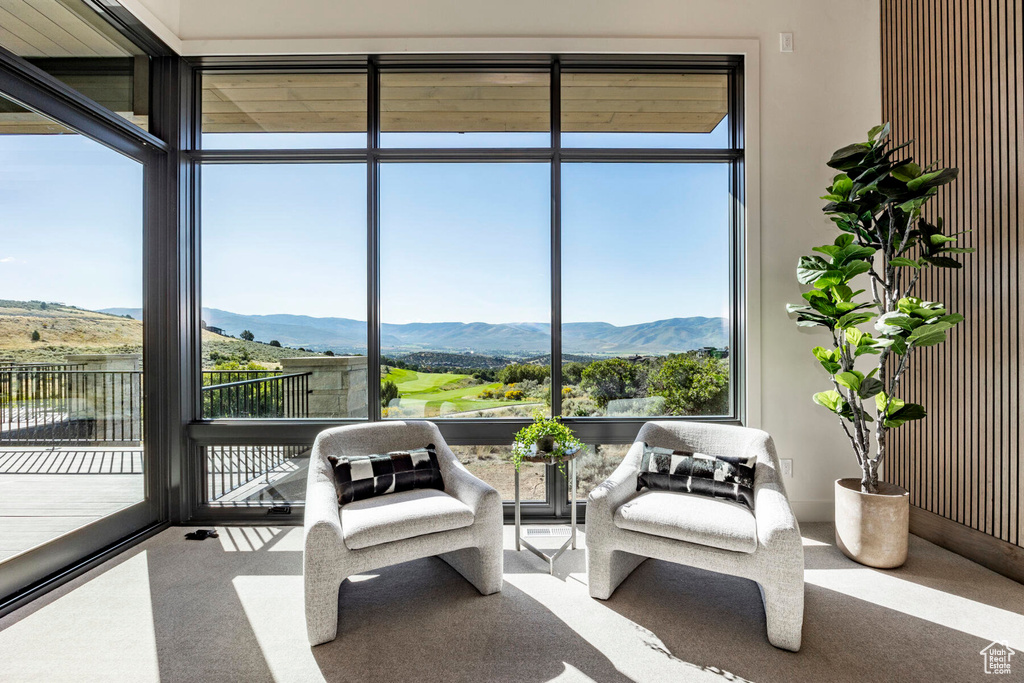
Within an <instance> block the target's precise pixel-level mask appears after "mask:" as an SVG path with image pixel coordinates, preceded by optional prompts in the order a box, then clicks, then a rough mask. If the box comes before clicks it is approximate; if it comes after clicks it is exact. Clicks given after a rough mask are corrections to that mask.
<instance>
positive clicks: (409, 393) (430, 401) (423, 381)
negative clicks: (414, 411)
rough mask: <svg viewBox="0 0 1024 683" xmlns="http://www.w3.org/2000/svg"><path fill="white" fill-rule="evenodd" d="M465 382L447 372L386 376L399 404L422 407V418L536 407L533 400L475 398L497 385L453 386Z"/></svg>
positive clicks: (395, 372) (399, 371)
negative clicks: (392, 383) (396, 390)
mask: <svg viewBox="0 0 1024 683" xmlns="http://www.w3.org/2000/svg"><path fill="white" fill-rule="evenodd" d="M469 378H470V375H459V374H455V373H450V372H443V373H439V372H414V371H412V370H404V369H402V368H391V372H389V373H388V374H387V379H390V380H391V381H392V382H394V383H395V384H396V385H397V386H398V392H399V394H401V400H402V403H403V404H405V405H407V406H409V405H410V404H411V405H415V406H416V407H417V408H418V407H419V406H420V405H421V404H422V406H423V409H424V413H423V415H424V416H425V417H437V416H438V415H441V414H442V413H462V412H467V411H470V410H487V409H490V408H501V407H505V406H516V405H528V404H530V403H536V400H535V399H534V400H529V399H528V400H525V401H502V400H497V399H483V398H480V397H479V396H480V394H481V393H482V392H483V391H484V390H486V389H498V388H500V387H501V382H492V383H490V384H474V385H471V386H462V387H458V386H454V385H458V384H460V383H462V381H463V380H467V379H469ZM446 386H453V388H449V389H445V388H444V387H446Z"/></svg>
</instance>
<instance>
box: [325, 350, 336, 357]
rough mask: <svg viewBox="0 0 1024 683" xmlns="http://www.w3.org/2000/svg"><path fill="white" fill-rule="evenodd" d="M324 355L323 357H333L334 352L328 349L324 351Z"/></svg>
mask: <svg viewBox="0 0 1024 683" xmlns="http://www.w3.org/2000/svg"><path fill="white" fill-rule="evenodd" d="M324 355H325V356H333V355H334V351H331V350H330V349H327V350H326V351H324Z"/></svg>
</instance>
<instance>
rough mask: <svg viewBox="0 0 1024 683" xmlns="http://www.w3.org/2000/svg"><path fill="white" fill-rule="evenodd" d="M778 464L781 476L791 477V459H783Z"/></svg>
mask: <svg viewBox="0 0 1024 683" xmlns="http://www.w3.org/2000/svg"><path fill="white" fill-rule="evenodd" d="M779 464H781V465H782V476H784V477H792V476H793V459H792V458H783V459H782V460H781V461H780V462H779Z"/></svg>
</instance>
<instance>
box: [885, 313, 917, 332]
mask: <svg viewBox="0 0 1024 683" xmlns="http://www.w3.org/2000/svg"><path fill="white" fill-rule="evenodd" d="M875 329H876V330H878V331H879V332H881V333H882V334H884V335H894V334H901V333H902V332H904V331H906V332H909V331H911V330H913V329H914V321H913V320H911V318H910V316H908V315H906V314H905V313H902V312H899V311H890V312H889V313H885V314H883V315H881V316H879V317H878V320H876V321H875Z"/></svg>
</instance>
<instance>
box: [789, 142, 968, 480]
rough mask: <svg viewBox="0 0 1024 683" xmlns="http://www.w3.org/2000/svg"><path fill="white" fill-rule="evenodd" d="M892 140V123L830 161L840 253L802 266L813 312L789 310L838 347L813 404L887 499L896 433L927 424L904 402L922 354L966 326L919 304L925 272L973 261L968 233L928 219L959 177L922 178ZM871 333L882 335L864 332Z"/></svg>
mask: <svg viewBox="0 0 1024 683" xmlns="http://www.w3.org/2000/svg"><path fill="white" fill-rule="evenodd" d="M889 131H890V127H889V124H888V123H887V124H885V125H882V126H876V127H875V128H872V129H871V130H870V131H869V132H868V141H867V142H859V143H855V144H852V145H848V146H846V147H843V148H842V149H840V150H838V151H836V153H835V154H833V155H832V158H831V159H830V160H829V162H828V165H829V166H830V167H832V168H834V169H836V170H838V171H840V173H839V174H838V175H836V176H835V177H834V178H833V179H832V185H830V186H829V188H828V194H827V195H825V196H824V197H822V199H824V200H826V201H828V204H827V205H826V206H825V207H824V209H823V211H824V212H825V214H826V215H827V216H828V217H829V218H830V219H831V220H832V222H833V223H834V224H835V226H836V227H837V228H838V229H839V230H840V231H841V234H840V235H839V236H838V237H837V238H836V240H835V241H834V242H833V243H832V244H827V245H824V246H820V247H814V249H813V251H816V252H818V253H819V254H821V255H820V256H819V255H812V256H803V257H801V258H800V261H799V264H798V266H797V279H798V280H799V282H800V284H802V285H811V286H812V287H811V289H810V290H809V291H807V292H804V294H803V298H804V301H805V303H802V304H790V305H789V306H787V310H788V311H789V312H790V313H791V314H795V315H796V320H797V325H801V326H806V327H824V328H827V329H828V330H829V332H830V333H831V335H832V345H831V346H830V347H824V346H817V347H815V348H814V350H813V354H814V356H815V358H817V359H818V361H819V362H820V363H821V366H822V367H823V368H825V370H826V371H827V372H828V374H829V376H830V377H831V379H832V385H833V389H831V390H829V391H822V392H819V393H817V394H815V395H814V402H815V403H817V404H819V405H821V406H824V407H825V408H827V409H828V410H830V411H831V412H833V413H835V414H836V415H837V416H838V417H839V422H840V424H841V425H842V428H843V431H844V432H845V433H846V436H847V437H848V438H849V440H850V443H851V444H852V445H853V450H854V453H855V454H856V456H857V462H858V463H859V464H860V467H861V472H862V476H861V490H862V491H864V492H867V493H876V492H877V491H878V469H879V466H880V465H881V464H882V462H883V460H884V459H885V454H886V442H887V437H888V432H889V430H890V429H894V428H896V427H899V426H901V425H903V424H904V423H906V422H909V421H911V420H919V419H921V418H923V417H925V409H924V407H923V406H921V405H919V404H917V403H908V402H905V401H904V400H902V399H900V398H898V397H897V393H898V391H899V387H900V380H901V379H902V378H903V376H904V373H905V372H906V371H907V367H908V364H909V363H910V360H911V358H912V356H913V355H914V352H915V351H916V350H917V349H919V348H922V347H926V346H934V345H936V344H939V343H941V342H943V341H945V339H946V333H947V331H948V330H950V329H951V328H952V327H953V326H955V325H956V324H958V323H959V322H961V321H962V320H963V316H962V315H960V314H957V313H948V312H947V311H946V308H945V306H944V305H943V304H941V303H939V302H935V301H923V300H921V299H919V298H915V297H913V296H911V294H912V293H913V291H914V288H915V287H916V285H917V284H918V280H919V279H920V277H921V274H922V273H923V272H924V271H925V270H926V269H928V268H933V267H934V268H961V267H962V264H961V263H960V262H959V261H957V260H956V259H955V258H954V257H953V256H954V255H956V254H964V253H969V252H972V251H974V250H973V249H970V248H962V247H956V246H953V245H954V244H955V243H956V237H955V235H958V234H963V233H953V234H948V235H947V234H946V233H945V232H944V231H943V222H942V219H941V218H938V219H936V220H935V222H934V223H933V222H929V221H928V220H926V219H925V218H924V217H923V216H922V209H923V207H924V205H925V204H926V203H927V202H928V201H929V200H930V199H931V198H932V197H934V196H935V194H936V193H937V192H938V188H939V187H941V186H942V185H945V184H947V183H949V182H952V181H953V180H954V179H955V178H956V176H957V169H955V168H941V167H939V166H938V165H937V164H932V165H931V166H929V167H927V168H924V169H922V168H921V167H920V166H919V165H918V164H916V163H914V161H913V159H912V158H910V157H904V150H905V148H906V147H908V146H909V145H910V144H911V143H909V142H908V143H904V144H901V145H896V146H891V145H890V144H889ZM861 276H863V277H865V278H867V279H868V281H869V282H870V292H871V293H870V297H869V296H861V295H862V294H864V292H865V290H863V289H859V290H854V284H853V283H854V281H855V280H856V279H857V278H858V277H861ZM869 323H873V327H874V331H873V332H872V331H866V330H865V329H862V328H865V327H867V326H868V324H869ZM862 358H863V359H864V360H861V362H860V364H861V365H863V364H865V363H866V361H867V360H868V359H873V360H874V362H873V367H872V368H871V370H870V372H868V373H867V374H865V373H864V372H862V371H860V370H858V369H857V367H856V366H857V365H858V360H859V359H862ZM869 402H870V403H873V406H872V407H871V408H869V407H868V406H867V405H866V404H868V403H869ZM872 422H873V423H874V449H873V450H872V435H871V431H872V430H871V427H870V426H869V423H872Z"/></svg>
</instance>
